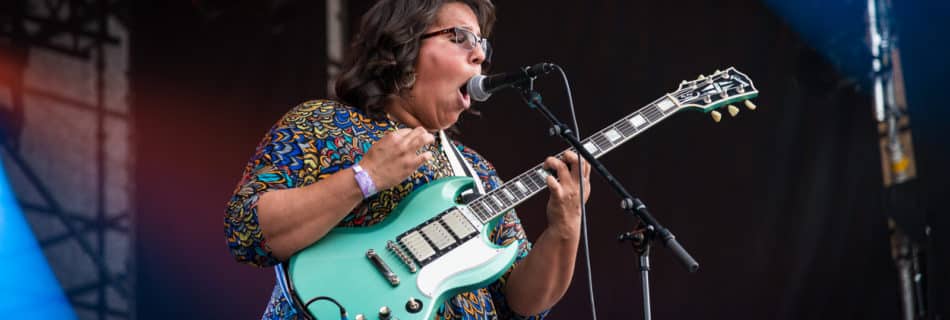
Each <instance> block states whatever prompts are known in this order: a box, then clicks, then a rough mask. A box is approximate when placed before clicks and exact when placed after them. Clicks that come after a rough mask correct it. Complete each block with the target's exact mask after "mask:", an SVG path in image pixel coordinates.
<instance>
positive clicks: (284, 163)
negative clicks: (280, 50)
mask: <svg viewBox="0 0 950 320" xmlns="http://www.w3.org/2000/svg"><path fill="white" fill-rule="evenodd" d="M306 107H307V104H303V105H301V106H298V107H296V108H294V109H293V110H291V112H288V114H287V115H285V116H284V117H283V118H281V120H280V121H278V122H277V124H275V125H274V126H273V127H272V128H271V129H270V131H269V132H268V133H267V134H266V135H265V136H264V138H263V139H262V140H261V142H260V144H259V145H258V146H257V150H256V152H255V153H254V156H252V157H251V159H250V160H249V161H248V163H247V166H246V167H245V169H244V175H243V177H242V178H241V181H240V182H239V183H238V185H237V187H236V188H235V190H234V194H233V195H232V196H231V199H230V201H228V204H227V210H226V214H225V219H224V230H225V231H224V232H225V236H226V238H227V242H228V248H230V250H231V254H232V255H234V258H235V260H237V261H238V262H242V263H246V264H250V265H254V266H258V267H269V266H273V265H276V264H278V263H280V261H279V260H278V259H277V258H275V257H274V256H273V254H272V253H271V250H270V247H268V246H267V240H266V239H265V238H264V236H263V234H262V232H261V228H260V224H259V223H258V216H257V201H258V200H259V199H260V196H261V195H262V194H264V193H265V192H267V191H271V190H280V189H288V188H293V187H295V185H296V184H297V181H296V180H297V176H298V174H299V173H300V172H301V170H304V171H306V168H304V162H306V161H305V160H306V156H305V154H306V152H307V151H310V150H305V149H309V147H308V146H312V145H313V143H312V142H313V141H312V140H313V137H312V136H311V135H310V134H307V132H306V131H305V130H301V129H300V128H299V126H298V125H295V123H299V121H296V120H295V117H296V116H297V115H299V114H300V113H301V112H302V111H303V110H301V109H302V108H306Z"/></svg>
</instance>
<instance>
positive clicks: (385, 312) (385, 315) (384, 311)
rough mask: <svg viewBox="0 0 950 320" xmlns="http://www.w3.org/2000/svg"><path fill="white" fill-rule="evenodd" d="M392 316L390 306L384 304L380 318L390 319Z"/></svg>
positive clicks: (382, 319)
mask: <svg viewBox="0 0 950 320" xmlns="http://www.w3.org/2000/svg"><path fill="white" fill-rule="evenodd" d="M391 317H392V310H389V307H387V306H382V307H381V308H379V320H389V319H390V318H391Z"/></svg>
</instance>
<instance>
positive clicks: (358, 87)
mask: <svg viewBox="0 0 950 320" xmlns="http://www.w3.org/2000/svg"><path fill="white" fill-rule="evenodd" d="M451 2H461V3H464V4H466V5H468V6H469V7H470V8H471V9H472V11H473V12H474V13H475V16H476V17H477V18H478V25H479V28H481V30H482V36H483V37H488V36H489V35H490V34H491V28H492V26H493V25H494V23H495V6H494V5H493V4H492V3H491V0H380V1H379V2H377V3H376V4H375V5H373V7H372V8H370V9H369V11H367V12H366V13H365V14H363V18H362V21H361V22H360V30H359V33H358V35H357V37H356V38H355V39H354V40H353V43H352V45H351V47H350V52H349V54H348V56H349V57H348V58H347V60H346V63H345V64H344V66H343V70H342V72H340V75H339V77H337V79H336V88H335V89H336V90H335V91H336V96H337V98H338V99H340V100H342V101H343V102H345V103H347V104H349V105H352V106H354V107H357V108H360V109H362V110H363V111H365V112H366V113H367V114H368V115H369V116H370V117H373V118H376V119H382V118H385V111H383V107H384V105H385V103H386V101H387V100H389V99H391V98H395V97H396V96H398V95H400V94H401V93H403V90H409V89H410V88H412V85H413V82H414V81H415V70H414V67H415V64H416V59H417V58H418V57H419V47H420V45H421V37H422V34H423V33H425V31H426V29H428V28H429V26H431V25H432V24H433V23H434V22H435V19H436V13H437V12H438V10H439V8H441V7H442V5H444V4H446V3H451Z"/></svg>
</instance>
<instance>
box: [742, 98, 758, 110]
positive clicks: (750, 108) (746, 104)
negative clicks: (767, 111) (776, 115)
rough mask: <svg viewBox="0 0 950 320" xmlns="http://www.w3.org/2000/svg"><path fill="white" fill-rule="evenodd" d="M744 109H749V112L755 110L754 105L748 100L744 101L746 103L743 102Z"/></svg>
mask: <svg viewBox="0 0 950 320" xmlns="http://www.w3.org/2000/svg"><path fill="white" fill-rule="evenodd" d="M745 107H746V108H749V110H755V108H756V106H755V104H754V103H752V101H749V100H746V101H745Z"/></svg>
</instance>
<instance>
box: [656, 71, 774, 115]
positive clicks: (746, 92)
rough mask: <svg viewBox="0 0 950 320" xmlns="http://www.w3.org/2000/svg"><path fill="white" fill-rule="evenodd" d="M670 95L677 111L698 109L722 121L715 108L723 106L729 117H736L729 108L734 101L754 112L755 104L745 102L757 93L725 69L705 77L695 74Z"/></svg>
mask: <svg viewBox="0 0 950 320" xmlns="http://www.w3.org/2000/svg"><path fill="white" fill-rule="evenodd" d="M670 95H671V96H673V97H674V98H676V100H678V101H679V105H678V107H679V108H681V109H686V108H695V109H700V110H702V111H703V112H706V113H709V114H710V115H711V116H712V118H713V120H714V121H716V122H719V120H721V119H722V114H721V113H720V112H719V111H716V110H717V109H719V108H722V107H726V109H727V110H728V112H729V115H731V116H733V117H734V116H736V115H737V114H739V108H737V107H736V106H734V105H732V103H734V102H739V101H744V104H745V106H746V108H748V109H749V110H755V108H756V105H755V104H753V103H752V102H751V101H749V99H752V98H754V97H756V96H758V95H759V91H758V90H756V89H755V86H754V85H753V84H752V80H751V79H749V77H748V76H746V75H745V74H743V73H741V72H739V71H737V70H736V68H733V67H729V69H726V70H725V71H719V70H716V72H714V73H713V74H711V75H709V76H708V77H707V76H703V75H699V78H697V79H696V80H693V81H685V80H684V81H683V82H682V83H680V86H679V88H678V89H677V90H676V92H673V93H671V94H670Z"/></svg>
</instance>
